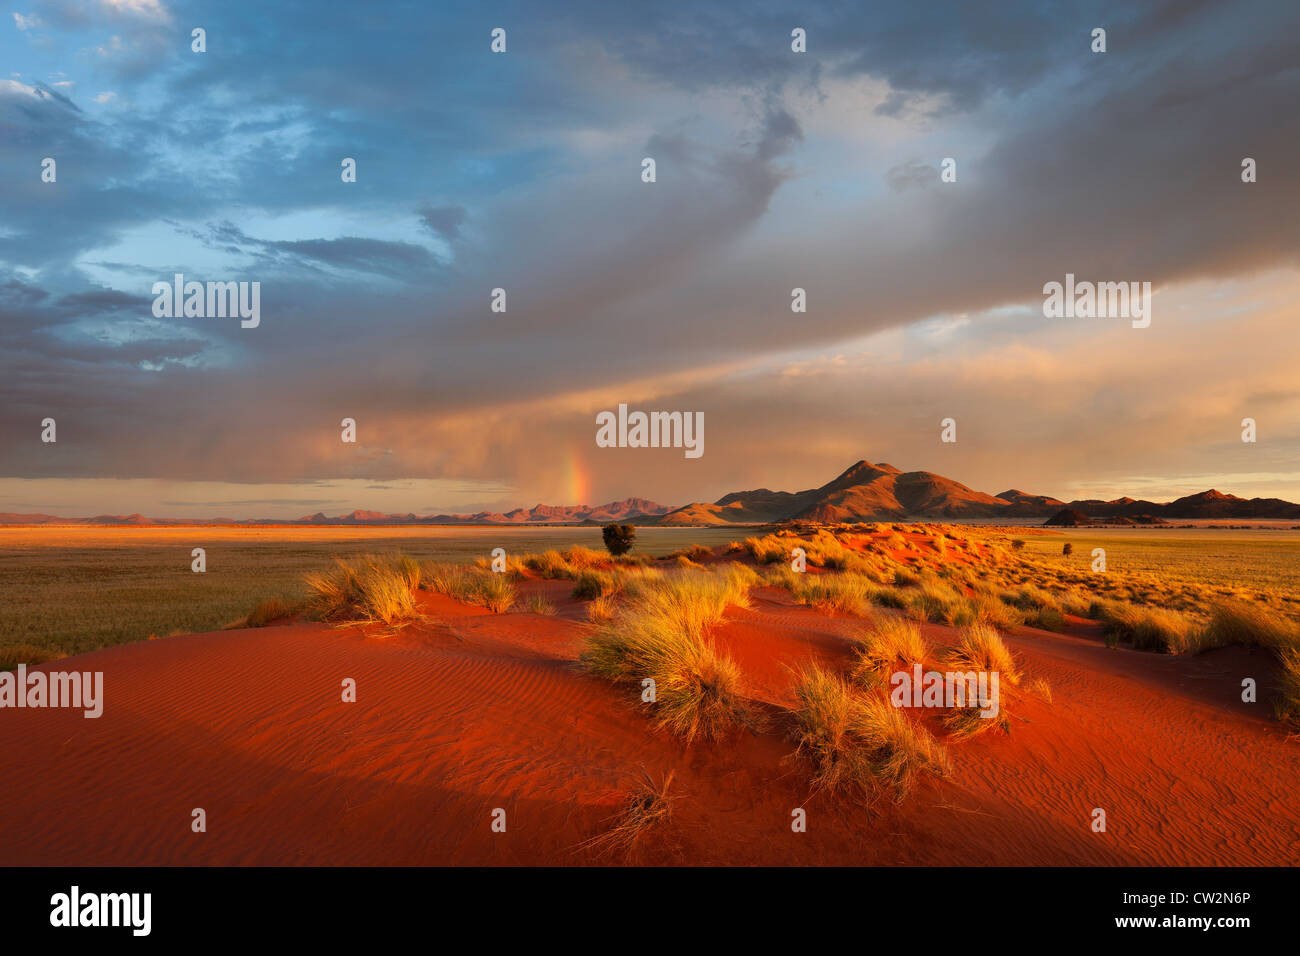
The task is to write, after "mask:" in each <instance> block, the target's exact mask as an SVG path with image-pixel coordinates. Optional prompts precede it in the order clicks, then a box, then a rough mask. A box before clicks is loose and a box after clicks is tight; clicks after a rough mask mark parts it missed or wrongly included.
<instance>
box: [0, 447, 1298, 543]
mask: <svg viewBox="0 0 1300 956" xmlns="http://www.w3.org/2000/svg"><path fill="white" fill-rule="evenodd" d="M1067 510H1068V511H1072V512H1077V513H1078V514H1080V515H1083V516H1086V517H1087V518H1094V519H1096V518H1100V519H1105V520H1118V521H1126V520H1133V521H1138V522H1141V523H1158V522H1159V521H1161V520H1168V519H1180V518H1182V519H1188V518H1228V519H1261V518H1274V519H1278V518H1280V519H1300V505H1297V504H1294V503H1292V502H1290V501H1283V500H1282V499H1281V498H1238V497H1237V496H1235V495H1227V494H1223V493H1222V492H1220V491H1216V490H1214V489H1211V490H1209V491H1202V492H1200V493H1198V494H1194V495H1187V496H1186V497H1183V498H1178V499H1177V500H1175V501H1168V502H1155V501H1144V500H1140V499H1137V498H1128V497H1124V498H1116V499H1114V500H1112V501H1102V500H1100V499H1095V498H1094V499H1085V500H1081V501H1070V502H1066V501H1062V500H1060V499H1059V498H1053V497H1051V496H1049V495H1033V494H1028V493H1026V492H1023V491H1020V490H1018V489H1015V488H1012V489H1009V490H1007V491H1003V492H1001V493H999V494H996V495H987V494H984V493H983V492H981V491H975V490H974V489H972V488H968V487H966V486H965V485H963V484H962V483H961V482H958V481H953V480H952V479H951V478H945V477H943V476H942V475H936V474H934V473H933V472H928V471H901V470H899V469H898V468H895V467H894V466H893V465H889V464H885V463H883V462H882V463H880V464H876V465H873V464H872V463H871V462H869V461H859V462H855V463H854V464H853V465H851V466H850V467H849V468H848V469H846V470H845V471H844V472H842V473H841V474H840V475H838V476H837V477H835V478H834V479H832V480H831V481H828V482H827V483H826V484H824V485H821V486H820V487H817V488H809V489H807V490H805V491H771V490H769V489H767V488H758V489H755V490H753V491H733V492H731V493H730V494H726V495H723V496H722V497H721V498H719V499H718V500H717V501H714V502H712V503H710V502H702V501H697V502H694V503H692V504H688V505H684V506H683V507H680V508H668V507H665V506H664V505H661V504H657V503H655V502H653V501H650V500H648V499H646V498H625V499H624V500H622V501H613V502H610V503H609V504H604V505H597V506H594V507H593V506H588V505H542V504H539V505H536V506H534V507H532V508H515V509H514V510H512V511H506V512H496V511H480V512H477V513H475V514H436V515H417V514H386V513H384V512H379V511H362V510H357V511H353V512H351V513H350V514H346V515H341V516H338V517H329V516H327V515H325V514H324V513H322V512H317V513H316V514H313V515H307V516H306V517H302V518H298V519H295V520H288V521H286V520H283V519H273V518H257V519H245V520H235V519H232V518H203V519H195V520H183V519H162V518H146V517H145V516H143V515H139V514H132V515H98V516H96V517H94V518H59V517H55V516H53V515H45V514H0V525H5V524H9V525H14V524H84V525H190V524H199V525H222V524H268V525H284V524H288V525H402V524H442V525H484V524H487V525H523V524H605V523H608V522H611V521H621V522H629V523H633V524H641V525H662V526H670V527H671V526H699V525H729V524H776V523H779V522H785V521H812V522H839V521H894V520H903V519H908V518H923V519H931V520H935V519H939V520H962V519H972V518H993V519H997V518H1044V519H1047V518H1051V517H1053V516H1055V515H1058V513H1060V512H1062V511H1067Z"/></svg>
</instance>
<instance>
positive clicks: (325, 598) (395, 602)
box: [306, 555, 420, 625]
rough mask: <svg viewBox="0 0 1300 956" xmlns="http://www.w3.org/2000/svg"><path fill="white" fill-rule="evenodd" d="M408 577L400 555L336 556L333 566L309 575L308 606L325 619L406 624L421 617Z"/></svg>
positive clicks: (346, 621) (350, 622)
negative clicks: (343, 557)
mask: <svg viewBox="0 0 1300 956" xmlns="http://www.w3.org/2000/svg"><path fill="white" fill-rule="evenodd" d="M407 581H408V578H407V573H406V571H405V570H404V569H403V566H402V564H401V562H400V559H397V560H394V559H388V558H380V557H376V556H375V555H365V556H363V557H360V558H357V559H355V560H351V561H345V560H343V559H341V558H340V559H335V562H334V567H333V568H331V569H330V570H328V571H323V572H319V573H314V574H309V575H307V577H306V584H307V588H308V590H309V592H310V593H309V597H308V598H307V605H306V607H307V610H308V612H309V613H311V614H313V615H314V616H316V617H318V618H320V619H321V620H324V621H334V622H339V623H342V624H358V623H359V624H389V625H393V624H402V623H404V622H407V621H411V620H414V619H416V618H418V617H420V613H419V611H417V610H416V607H415V597H414V595H413V594H412V593H411V588H410V587H409V585H408V583H407Z"/></svg>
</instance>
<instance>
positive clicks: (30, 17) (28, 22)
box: [14, 13, 42, 30]
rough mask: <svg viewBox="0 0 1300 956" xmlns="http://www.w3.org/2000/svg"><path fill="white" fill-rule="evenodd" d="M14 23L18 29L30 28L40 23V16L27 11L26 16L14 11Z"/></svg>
mask: <svg viewBox="0 0 1300 956" xmlns="http://www.w3.org/2000/svg"><path fill="white" fill-rule="evenodd" d="M14 25H15V26H17V27H18V29H19V30H32V29H35V28H36V27H39V26H41V25H42V24H41V18H40V17H38V16H37V15H36V14H34V13H29V14H27V15H26V16H23V15H22V14H21V13H15V14H14Z"/></svg>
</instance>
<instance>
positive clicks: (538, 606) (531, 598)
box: [523, 594, 555, 617]
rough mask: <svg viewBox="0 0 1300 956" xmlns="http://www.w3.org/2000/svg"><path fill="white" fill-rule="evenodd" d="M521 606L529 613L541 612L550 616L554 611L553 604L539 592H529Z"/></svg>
mask: <svg viewBox="0 0 1300 956" xmlns="http://www.w3.org/2000/svg"><path fill="white" fill-rule="evenodd" d="M523 608H524V610H525V611H527V612H528V613H529V614H541V615H544V616H546V617H550V616H551V615H552V614H554V613H555V605H554V604H552V603H551V602H550V601H548V600H546V598H544V597H543V596H542V595H540V594H530V595H528V597H526V598H525V599H524V602H523Z"/></svg>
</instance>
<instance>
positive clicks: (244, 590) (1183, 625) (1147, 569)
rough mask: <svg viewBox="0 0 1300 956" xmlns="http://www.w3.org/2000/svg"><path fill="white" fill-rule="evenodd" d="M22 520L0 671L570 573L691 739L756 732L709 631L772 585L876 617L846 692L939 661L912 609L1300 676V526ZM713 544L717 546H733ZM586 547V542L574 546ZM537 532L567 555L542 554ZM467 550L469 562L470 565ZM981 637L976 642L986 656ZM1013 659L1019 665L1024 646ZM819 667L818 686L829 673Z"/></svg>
mask: <svg viewBox="0 0 1300 956" xmlns="http://www.w3.org/2000/svg"><path fill="white" fill-rule="evenodd" d="M6 530H9V529H6ZM25 530H26V531H27V536H26V537H25V538H24V537H23V536H21V535H12V534H11V535H9V540H8V542H7V543H8V544H9V547H8V548H6V549H4V550H3V551H0V582H3V584H4V585H5V593H6V594H8V595H10V598H9V600H8V601H6V602H5V603H4V605H3V607H0V625H2V626H3V628H4V629H3V631H2V632H0V633H3V641H2V642H0V666H14V665H16V664H17V663H19V662H22V661H28V662H36V661H41V660H47V659H51V658H56V657H59V656H62V655H65V654H69V653H76V652H79V651H84V650H88V649H92V648H94V647H100V646H105V645H108V644H114V643H121V642H124V641H130V640H138V639H141V638H143V637H149V636H154V635H162V634H174V633H184V632H187V631H196V630H207V629H214V628H216V627H222V626H225V627H230V626H260V625H264V624H268V623H272V622H274V621H277V620H282V619H284V618H286V617H291V616H296V615H299V614H303V615H306V616H308V617H311V618H314V619H317V620H322V621H328V622H336V623H340V624H353V623H358V622H361V623H380V624H384V625H389V626H401V625H403V624H404V623H405V622H408V621H410V620H413V619H417V618H418V617H419V612H418V610H417V606H416V603H415V600H414V597H413V595H414V592H415V591H416V590H417V589H419V588H424V589H427V590H434V591H439V592H442V593H445V594H447V595H450V596H451V597H453V598H455V599H457V600H460V601H462V602H465V603H469V604H477V605H481V606H483V607H486V608H488V609H489V610H492V611H494V612H497V613H503V612H506V611H509V610H512V609H514V610H523V609H526V610H530V611H533V612H534V613H541V614H546V613H554V610H555V609H554V607H553V606H551V605H549V603H548V602H546V601H545V600H543V599H541V598H538V597H536V596H532V597H528V598H525V599H522V600H521V599H520V598H519V597H518V595H517V588H516V584H517V582H519V581H520V580H522V579H525V578H529V577H536V578H543V579H552V580H555V579H563V580H569V581H572V582H573V590H572V596H573V598H575V599H578V600H583V601H588V602H590V605H589V607H588V609H587V616H588V619H589V620H590V621H591V622H592V623H593V625H595V631H594V635H593V636H592V638H591V639H590V641H589V642H588V643H589V646H588V649H587V653H586V655H585V656H584V660H585V661H586V663H587V664H588V666H589V667H591V669H592V670H594V671H595V672H596V673H599V674H602V675H603V676H606V677H610V678H612V679H615V680H640V679H643V678H644V677H646V676H654V677H655V679H656V682H657V683H658V684H659V685H660V686H661V688H662V691H663V694H664V696H663V697H662V698H661V699H660V701H659V706H658V707H657V714H658V721H659V723H660V724H661V725H663V726H665V727H668V728H669V729H671V730H673V731H674V732H675V733H678V734H679V735H681V736H683V737H685V738H687V739H693V738H694V737H695V736H704V737H710V738H716V737H719V736H722V735H724V734H725V733H726V732H727V730H728V729H729V728H731V727H734V726H749V725H752V723H753V718H752V715H751V714H750V713H749V711H748V709H747V707H746V705H745V703H744V700H743V698H742V696H741V695H740V693H739V691H738V687H739V683H740V682H739V675H738V674H737V672H736V668H735V665H734V664H733V663H732V662H731V661H730V660H729V659H728V658H727V657H726V656H725V655H721V654H719V653H717V652H716V650H715V649H714V648H713V646H712V644H711V642H710V641H709V639H708V636H707V635H708V631H709V629H710V627H712V626H713V625H715V624H716V623H717V622H718V621H719V620H720V619H721V614H722V612H723V610H724V609H725V608H726V607H727V606H729V605H740V606H745V605H746V604H747V602H748V593H749V590H750V588H752V587H754V586H757V585H766V586H776V587H782V588H785V589H787V590H788V591H789V592H790V594H791V595H792V597H793V598H794V600H795V601H797V602H799V603H802V604H807V605H809V606H812V607H815V608H818V609H820V610H822V611H824V612H827V613H835V614H847V615H855V616H861V617H871V618H872V619H873V620H876V624H875V631H874V632H873V633H874V634H875V635H876V636H875V638H874V641H875V643H874V645H873V644H872V643H871V641H872V638H871V637H870V636H868V638H867V639H865V641H866V643H865V646H866V647H867V650H865V651H864V653H863V657H862V660H861V661H860V663H859V668H858V670H857V671H856V672H855V674H854V677H855V678H857V679H856V680H853V679H851V680H850V681H849V682H848V684H846V686H849V685H857V689H855V687H853V686H850V690H851V691H852V692H854V693H857V692H859V690H860V689H861V686H862V685H863V684H864V683H866V682H864V681H862V680H861V679H860V678H862V676H863V675H864V674H866V673H869V672H871V671H878V670H879V669H880V666H881V665H882V664H883V663H884V662H885V660H887V658H888V655H889V654H893V655H894V656H895V658H896V659H898V660H902V661H907V660H914V659H916V658H918V657H919V656H920V655H922V654H924V653H925V650H924V645H923V644H921V643H920V642H919V641H914V640H912V638H911V636H910V635H909V634H908V633H907V632H905V631H903V630H900V629H899V622H902V621H927V622H931V623H936V624H943V625H946V626H949V627H953V628H962V629H964V630H963V635H964V637H963V641H964V642H967V643H968V644H969V642H970V641H977V642H980V641H982V642H983V643H982V644H981V645H979V646H983V647H984V651H983V653H985V654H987V652H988V647H989V646H994V645H993V644H991V643H990V641H989V640H988V639H987V638H988V636H989V635H991V636H992V638H993V639H994V641H996V638H997V634H998V632H999V631H1003V632H1005V631H1007V630H1009V629H1011V628H1015V627H1018V626H1022V625H1023V626H1031V627H1036V628H1042V629H1046V630H1056V631H1060V630H1065V629H1066V628H1067V626H1068V619H1069V617H1076V618H1090V619H1092V620H1094V621H1097V622H1099V623H1100V624H1101V627H1102V630H1103V632H1104V634H1105V635H1106V639H1107V641H1108V642H1110V643H1113V644H1120V643H1123V644H1128V645H1131V646H1132V647H1134V648H1136V649H1138V650H1148V651H1156V652H1162V653H1173V654H1192V653H1199V652H1201V651H1204V650H1206V649H1209V648H1212V647H1216V646H1222V645H1225V644H1232V643H1238V644H1240V643H1247V644H1258V645H1261V646H1265V647H1267V648H1269V649H1270V650H1272V651H1273V652H1274V653H1275V654H1276V655H1277V656H1278V658H1279V660H1280V661H1281V662H1282V664H1283V668H1284V682H1295V681H1297V680H1300V677H1297V675H1296V674H1295V673H1293V671H1294V670H1295V667H1296V665H1297V661H1298V660H1300V617H1298V616H1300V596H1298V595H1297V593H1296V591H1295V589H1294V582H1295V579H1296V575H1297V570H1296V565H1297V563H1298V562H1297V558H1300V553H1298V552H1300V535H1297V534H1294V533H1287V532H1283V531H1263V532H1256V533H1255V534H1254V535H1253V536H1252V534H1251V533H1249V532H1242V531H1236V530H1234V531H1204V530H1198V531H1194V532H1188V533H1176V532H1171V531H1161V532H1156V533H1147V534H1132V533H1127V534H1126V533H1125V532H1122V531H1121V532H1118V533H1115V534H1106V533H1104V532H1098V531H1095V530H1094V531H1085V532H1083V533H1079V534H1072V533H1045V532H1043V531H1041V530H1039V529H1006V528H977V527H966V526H956V525H938V524H925V525H904V524H858V525H839V526H835V527H833V528H828V527H812V526H809V527H790V528H782V529H779V530H776V531H771V532H768V533H760V534H756V535H753V536H750V537H747V538H743V539H739V540H728V541H726V544H725V547H715V549H710V548H709V547H708V546H706V545H703V544H701V543H700V542H699V541H698V540H695V539H696V538H698V537H699V536H700V535H701V533H702V532H700V531H699V530H691V531H688V532H687V533H688V534H689V535H690V537H689V538H686V537H683V535H682V532H681V531H679V530H677V529H673V530H671V531H663V530H661V529H644V534H643V536H642V537H643V538H644V541H643V544H645V545H646V546H647V547H646V550H645V551H638V552H637V553H634V554H630V555H625V556H622V557H619V558H611V557H610V556H609V555H608V554H607V553H606V552H605V551H603V550H600V549H598V548H595V547H591V546H589V544H588V543H583V541H585V542H593V539H594V540H599V538H598V535H599V531H598V529H578V528H568V529H524V533H521V531H520V529H505V530H504V531H502V530H501V529H459V528H458V529H396V530H399V531H401V532H403V533H401V534H394V533H393V531H394V530H395V529H387V528H385V529H365V530H367V531H369V532H370V533H369V534H361V533H358V532H359V531H361V530H363V529H328V530H326V529H299V528H290V529H194V528H188V529H164V530H161V531H159V530H154V529H148V530H145V529H100V530H91V531H87V530H86V529H62V530H63V542H64V544H63V546H62V547H59V546H58V542H59V541H60V535H59V534H57V533H55V532H53V531H51V530H50V529H25ZM236 530H237V531H239V532H247V531H249V530H252V531H253V533H251V534H242V535H241V534H235V533H234V532H235V531H236ZM434 530H436V531H440V532H443V533H442V534H430V533H429V532H430V531H434ZM467 530H469V531H474V530H477V531H479V532H495V533H494V534H488V533H479V534H469V535H467V534H466V533H465V532H466V531H467ZM416 531H423V532H424V534H416V533H413V532H416ZM381 532H382V533H381ZM539 532H543V533H539ZM656 532H659V533H658V534H656ZM69 535H73V536H75V541H76V543H75V544H72V543H70V542H69V541H68V540H67V537H68V536H69ZM1219 535H1226V537H1218V536H1219ZM710 537H712V538H713V542H714V544H715V546H716V545H717V544H720V543H721V541H720V540H719V539H723V538H726V537H727V536H726V535H721V534H718V533H716V532H715V533H714V534H713V535H711V536H710ZM574 538H579V539H583V540H582V541H579V542H575V543H572V544H569V545H568V546H567V547H564V548H563V549H562V548H561V547H560V546H561V545H563V544H564V543H565V542H566V541H572V539H574ZM196 541H201V542H202V543H201V544H194V546H202V547H206V548H207V549H208V558H207V560H208V567H209V570H208V571H207V572H206V573H204V574H196V573H194V572H192V571H191V570H190V566H189V561H190V555H189V552H188V551H187V550H185V549H186V547H188V546H190V545H191V544H193V543H194V542H196ZM449 542H453V544H449ZM1067 542H1068V543H1069V544H1071V545H1072V546H1073V551H1072V553H1070V554H1066V553H1064V548H1063V545H1064V544H1065V543H1067ZM539 543H540V544H555V545H557V546H556V547H548V548H546V549H545V550H541V551H530V550H525V549H526V548H527V546H528V545H529V544H532V545H533V546H536V545H537V544H539ZM375 545H379V546H385V545H390V546H391V545H399V546H400V547H401V548H402V549H403V553H401V554H400V555H399V553H398V552H397V551H395V550H394V551H392V552H389V553H388V554H386V555H379V556H376V554H375V553H374V549H373V548H374V546H375ZM672 545H676V546H677V547H676V548H675V549H670V546H672ZM494 547H506V548H507V553H508V564H507V572H508V573H506V574H496V573H493V572H492V571H491V570H490V569H489V561H488V558H487V557H486V556H485V552H488V551H490V550H491V549H492V548H494ZM1094 547H1103V548H1105V549H1106V562H1107V568H1106V571H1105V572H1104V573H1102V572H1098V571H1095V570H1093V569H1092V564H1093V561H1094V556H1093V548H1094ZM362 548H365V551H363V552H361V553H356V552H358V551H359V550H360V549H362ZM512 548H513V550H512ZM795 549H802V551H803V553H804V554H805V556H806V560H807V564H808V567H809V568H810V571H809V572H808V573H798V572H796V571H795V570H793V569H792V567H791V564H790V560H791V557H792V555H793V554H795V553H796V551H795ZM714 550H716V551H718V552H720V556H721V558H722V562H721V563H718V562H717V561H715V560H714ZM340 551H342V552H343V554H342V555H340V554H339V552H340ZM349 551H351V552H353V553H348V552H349ZM326 554H330V555H332V556H333V558H334V561H333V564H332V565H329V564H328V562H326V561H325V555H326ZM656 554H657V556H656ZM431 558H432V559H431ZM448 558H451V560H448ZM465 558H470V559H471V560H457V559H465ZM728 558H729V559H730V560H728ZM160 565H165V566H163V567H160ZM322 566H325V567H324V569H323V570H322ZM756 568H757V569H758V570H755V569H756ZM1216 568H1217V569H1218V577H1217V578H1216V577H1215V569H1216ZM882 614H883V615H884V617H885V619H886V620H884V621H883V622H882V621H880V620H878V619H879V618H880V617H881V615H882ZM889 628H894V630H893V631H889ZM146 631H147V632H146ZM873 646H874V650H872V647H873ZM975 646H976V645H970V646H969V647H968V648H967V649H968V651H969V652H970V654H969V656H970V657H971V659H974V655H975V651H974V650H972V649H971V648H973V647H975ZM873 655H874V656H873ZM998 669H1000V670H1003V671H1004V672H1005V673H1007V674H1008V676H1010V675H1011V674H1012V673H1014V671H1013V669H1012V667H1011V663H1010V660H1009V658H1008V659H1006V660H1004V661H1003V662H1002V666H1001V667H1000V668H998ZM804 677H806V678H807V679H808V680H809V681H813V683H816V675H804ZM819 686H821V685H819ZM1287 686H1290V685H1289V683H1288V685H1287ZM825 689H826V688H825V686H822V690H823V691H824V690H825ZM1047 693H1048V694H1050V690H1048V691H1047ZM1291 697H1294V695H1284V698H1283V700H1282V701H1281V702H1279V705H1278V714H1279V716H1280V717H1284V718H1290V719H1294V718H1295V717H1296V716H1300V704H1297V703H1296V702H1295V701H1294V700H1291V701H1290V702H1289V703H1288V700H1289V699H1290V698H1291ZM852 706H853V707H857V706H858V705H856V704H854V705H852ZM854 712H855V713H858V717H855V718H854V719H855V720H857V719H859V718H861V713H859V711H854ZM862 719H865V718H862Z"/></svg>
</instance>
